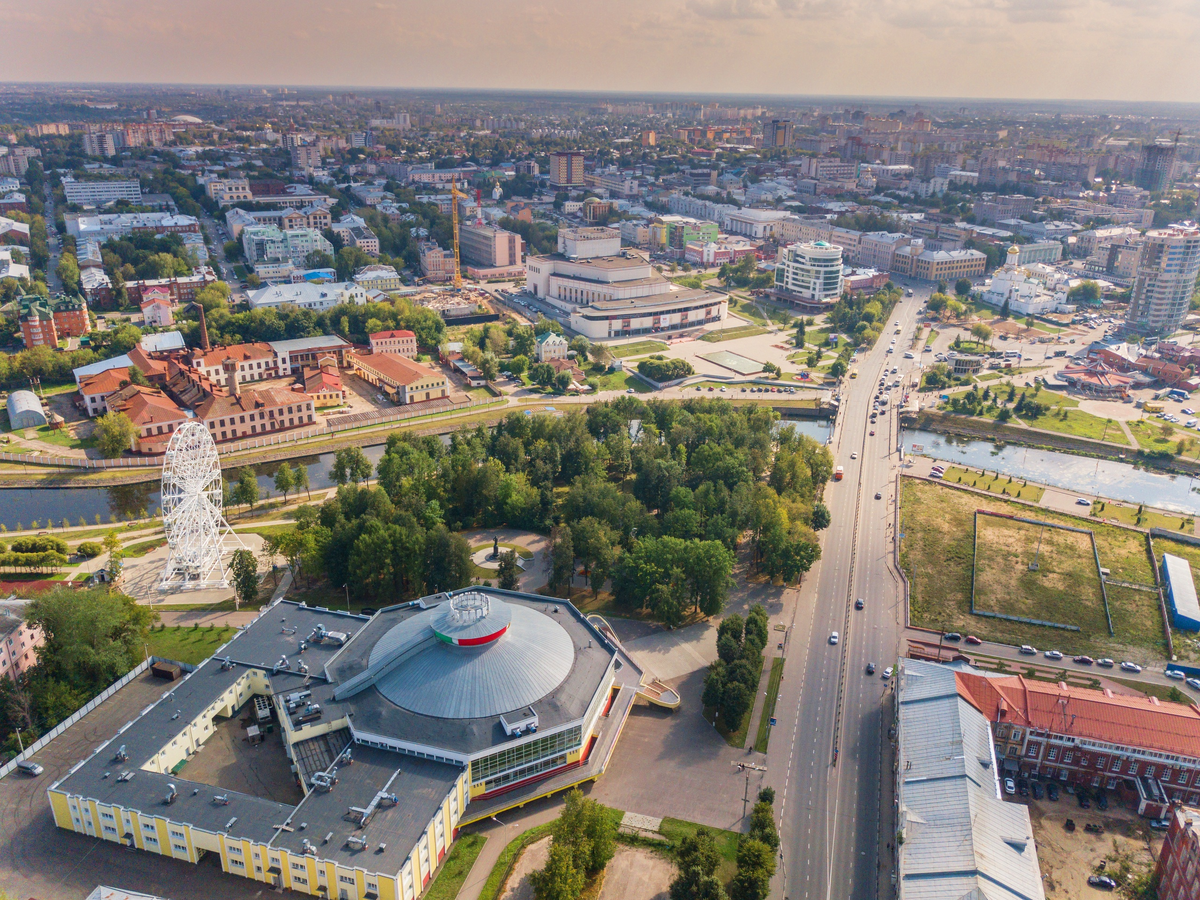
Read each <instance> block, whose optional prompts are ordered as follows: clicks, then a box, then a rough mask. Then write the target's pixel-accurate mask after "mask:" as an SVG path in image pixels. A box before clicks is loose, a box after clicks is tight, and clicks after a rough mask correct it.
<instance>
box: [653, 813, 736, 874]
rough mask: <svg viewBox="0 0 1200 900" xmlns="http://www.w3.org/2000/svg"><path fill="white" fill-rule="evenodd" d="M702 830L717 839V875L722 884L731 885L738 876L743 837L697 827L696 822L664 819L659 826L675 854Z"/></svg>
mask: <svg viewBox="0 0 1200 900" xmlns="http://www.w3.org/2000/svg"><path fill="white" fill-rule="evenodd" d="M701 828H707V829H708V831H709V833H710V834H712V836H713V838H714V839H715V841H716V844H717V853H718V855H719V856H720V857H721V863H720V865H718V866H717V872H716V875H717V877H718V878H719V879H721V883H722V884H729V882H731V881H733V876H734V875H735V874H737V850H738V841H739V839H740V838H741V835H739V834H737V833H736V832H733V831H725V830H724V829H721V828H712V827H710V826H707V825H697V824H696V823H695V822H685V821H683V820H682V819H663V820H662V825H660V826H659V831H660V832H661V833H662V835H663V836H664V837H665V838H667V840H669V841H670V842H671V850H672V852H674V851H676V850H678V849H679V844H680V842H681V841H682V840H683V839H684V838H685V837H689V836H691V835H694V834H695V833H696V832H697V831H699V830H700V829H701Z"/></svg>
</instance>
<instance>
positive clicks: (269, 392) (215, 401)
mask: <svg viewBox="0 0 1200 900" xmlns="http://www.w3.org/2000/svg"><path fill="white" fill-rule="evenodd" d="M304 401H305V397H304V396H303V395H297V394H296V392H294V391H284V390H280V389H278V388H263V389H262V390H260V391H242V392H241V396H239V397H222V396H220V395H209V396H207V397H205V398H204V399H203V400H201V401H200V403H199V404H197V406H196V415H197V416H199V417H200V418H201V419H205V420H207V419H211V418H212V417H213V416H227V415H229V414H230V413H244V412H255V411H257V410H260V409H276V408H278V407H280V406H287V405H288V404H295V403H301V404H303V403H304Z"/></svg>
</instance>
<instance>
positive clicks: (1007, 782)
mask: <svg viewBox="0 0 1200 900" xmlns="http://www.w3.org/2000/svg"><path fill="white" fill-rule="evenodd" d="M1016 792H1017V785H1016V782H1014V781H1013V780H1012V779H1011V778H1005V779H1004V793H1006V794H1008V795H1010V796H1011V795H1012V794H1015V793H1016Z"/></svg>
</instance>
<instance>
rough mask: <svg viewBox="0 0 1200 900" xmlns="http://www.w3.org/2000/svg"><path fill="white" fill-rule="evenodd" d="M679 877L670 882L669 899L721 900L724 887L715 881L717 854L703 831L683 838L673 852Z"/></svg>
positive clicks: (715, 847) (711, 835) (706, 831)
mask: <svg viewBox="0 0 1200 900" xmlns="http://www.w3.org/2000/svg"><path fill="white" fill-rule="evenodd" d="M675 855H676V859H677V860H678V863H679V874H678V875H677V876H675V880H674V881H672V882H671V887H670V893H671V900H724V897H725V888H724V886H723V885H722V884H721V882H720V880H719V879H717V878H716V872H717V867H718V866H720V864H721V854H720V851H719V850H717V842H716V840H715V839H714V838H713V834H712V832H711V831H709V830H708V829H707V828H698V829H696V832H695V833H694V834H689V835H686V836H685V837H684V838H683V839H682V840H681V841H680V842H679V849H678V850H677V851H676V854H675Z"/></svg>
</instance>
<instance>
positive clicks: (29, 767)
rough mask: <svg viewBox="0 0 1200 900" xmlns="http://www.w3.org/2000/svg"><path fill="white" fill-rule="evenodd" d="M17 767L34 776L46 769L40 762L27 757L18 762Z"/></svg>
mask: <svg viewBox="0 0 1200 900" xmlns="http://www.w3.org/2000/svg"><path fill="white" fill-rule="evenodd" d="M17 768H18V769H19V770H20V771H22V772H24V773H25V774H26V775H30V776H32V777H34V778H36V777H37V776H38V775H41V774H42V773H43V772H45V771H46V770H45V769H43V768H42V767H41V766H40V765H39V764H38V763H35V762H30V761H29V760H27V759H23V760H21V761H20V762H19V763H17Z"/></svg>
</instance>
